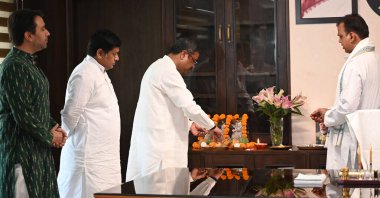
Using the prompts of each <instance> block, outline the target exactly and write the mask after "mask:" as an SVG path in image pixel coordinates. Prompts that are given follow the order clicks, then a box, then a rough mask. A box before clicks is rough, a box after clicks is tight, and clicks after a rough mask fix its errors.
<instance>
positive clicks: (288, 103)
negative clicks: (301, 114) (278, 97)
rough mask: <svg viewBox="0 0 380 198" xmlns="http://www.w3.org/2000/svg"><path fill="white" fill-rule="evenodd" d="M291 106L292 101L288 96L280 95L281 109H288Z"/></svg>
mask: <svg viewBox="0 0 380 198" xmlns="http://www.w3.org/2000/svg"><path fill="white" fill-rule="evenodd" d="M292 106H293V102H292V101H291V100H289V98H288V96H284V97H282V106H281V107H282V108H283V109H290V108H291V107H292Z"/></svg>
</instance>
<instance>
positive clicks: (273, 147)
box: [269, 145, 292, 150]
mask: <svg viewBox="0 0 380 198" xmlns="http://www.w3.org/2000/svg"><path fill="white" fill-rule="evenodd" d="M269 148H270V149H273V150H288V149H290V148H292V146H288V145H281V146H270V147H269Z"/></svg>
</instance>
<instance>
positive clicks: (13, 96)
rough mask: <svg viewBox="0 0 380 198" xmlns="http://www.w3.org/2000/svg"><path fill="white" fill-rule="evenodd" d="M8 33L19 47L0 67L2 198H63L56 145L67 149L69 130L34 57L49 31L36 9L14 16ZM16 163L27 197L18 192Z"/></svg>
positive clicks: (14, 14)
mask: <svg viewBox="0 0 380 198" xmlns="http://www.w3.org/2000/svg"><path fill="white" fill-rule="evenodd" d="M8 29H9V33H10V37H11V40H12V43H13V44H14V45H15V47H13V48H12V49H11V50H10V52H9V53H8V55H7V56H6V57H5V59H4V61H3V62H2V64H1V65H0V191H1V192H0V198H8V197H14V196H15V195H16V197H17V196H29V197H31V198H32V197H35V198H37V197H38V198H45V197H46V198H47V197H49V198H50V197H59V195H58V187H57V182H56V175H55V169H54V163H53V158H52V155H51V146H52V145H53V146H63V144H64V139H65V132H64V131H63V130H61V129H60V128H58V124H56V122H55V121H54V120H53V119H52V118H51V116H50V104H49V83H48V80H47V78H46V77H45V75H44V74H43V72H42V70H41V69H40V68H38V67H37V66H36V65H34V61H33V57H32V54H34V53H35V52H37V51H40V50H42V49H44V48H46V46H47V41H48V36H49V35H50V33H49V32H48V30H47V29H46V28H45V23H44V21H43V19H42V16H41V14H40V13H39V12H36V11H31V10H20V11H16V12H14V13H13V14H12V15H11V16H10V18H9V21H8ZM16 165H17V166H18V167H21V169H20V170H22V172H21V173H22V175H23V177H24V179H25V181H23V184H24V185H23V187H24V188H25V186H26V190H27V194H26V195H25V194H21V195H20V194H17V192H18V188H19V187H18V184H16V181H17V182H18V181H19V180H18V176H16V175H17V174H15V171H16V169H17V168H16Z"/></svg>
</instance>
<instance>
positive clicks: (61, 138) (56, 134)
mask: <svg viewBox="0 0 380 198" xmlns="http://www.w3.org/2000/svg"><path fill="white" fill-rule="evenodd" d="M50 131H51V133H52V135H53V141H52V144H53V147H55V148H61V147H63V146H64V145H65V142H66V140H67V134H66V132H65V131H64V130H63V129H62V128H60V127H59V125H58V124H56V125H55V126H54V127H53V128H52V129H51V130H50Z"/></svg>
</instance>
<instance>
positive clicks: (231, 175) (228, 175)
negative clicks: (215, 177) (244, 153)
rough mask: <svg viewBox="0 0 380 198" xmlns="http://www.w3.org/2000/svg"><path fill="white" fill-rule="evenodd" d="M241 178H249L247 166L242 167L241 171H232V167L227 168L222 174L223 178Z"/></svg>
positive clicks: (221, 177)
mask: <svg viewBox="0 0 380 198" xmlns="http://www.w3.org/2000/svg"><path fill="white" fill-rule="evenodd" d="M241 178H243V180H245V181H247V180H248V179H249V174H248V169H247V168H242V170H241V173H240V172H238V171H232V170H231V169H230V168H225V169H224V172H223V174H222V175H221V176H220V179H221V180H226V179H228V180H233V179H235V180H240V179H241Z"/></svg>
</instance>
